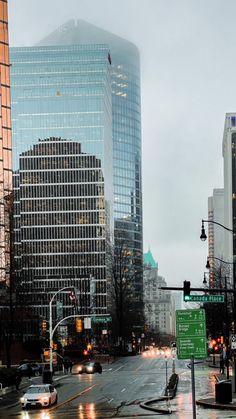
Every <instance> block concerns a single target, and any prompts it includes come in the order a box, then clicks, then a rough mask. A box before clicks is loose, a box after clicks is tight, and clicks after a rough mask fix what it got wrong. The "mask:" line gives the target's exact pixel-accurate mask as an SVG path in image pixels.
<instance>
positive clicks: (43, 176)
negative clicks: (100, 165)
mask: <svg viewBox="0 0 236 419" xmlns="http://www.w3.org/2000/svg"><path fill="white" fill-rule="evenodd" d="M102 181H103V176H102V172H101V170H99V169H97V170H94V169H77V170H71V169H66V170H63V171H61V170H53V171H40V172H35V171H34V172H32V171H30V172H25V171H24V172H22V171H21V172H20V184H31V185H32V184H41V185H42V184H45V183H46V184H47V183H74V182H76V183H95V182H102Z"/></svg>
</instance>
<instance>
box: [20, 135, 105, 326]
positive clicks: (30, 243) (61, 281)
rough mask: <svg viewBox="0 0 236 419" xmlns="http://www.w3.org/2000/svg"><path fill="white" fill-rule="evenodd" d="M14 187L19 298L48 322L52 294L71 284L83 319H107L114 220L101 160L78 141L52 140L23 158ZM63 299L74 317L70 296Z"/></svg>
mask: <svg viewBox="0 0 236 419" xmlns="http://www.w3.org/2000/svg"><path fill="white" fill-rule="evenodd" d="M14 181H15V192H16V197H17V198H16V207H17V213H16V215H15V218H16V222H17V225H16V229H15V231H16V244H15V246H16V249H17V261H18V266H19V269H20V268H21V280H23V279H24V280H25V286H24V287H23V288H22V290H21V292H22V294H27V295H28V297H29V298H28V302H29V303H30V305H31V306H32V307H34V313H36V314H37V315H38V316H42V318H46V319H47V318H48V315H49V313H48V307H49V301H50V299H51V298H52V296H53V294H54V293H55V292H56V291H57V290H59V289H61V288H64V287H68V286H74V287H75V289H76V290H78V295H77V298H78V307H79V312H80V313H81V314H91V313H93V314H102V313H106V310H107V301H106V279H107V272H106V237H107V234H108V229H109V219H110V214H109V201H108V200H107V199H106V196H105V184H104V176H103V171H102V168H101V161H100V160H99V159H97V158H96V157H95V156H93V155H89V154H87V153H83V152H82V149H81V144H80V143H78V142H75V141H72V140H65V139H62V138H48V139H45V140H40V141H38V143H37V144H34V145H33V146H32V148H31V149H29V150H27V151H25V152H23V153H21V155H20V164H19V170H18V171H17V173H15V176H14ZM29 285H30V287H29V289H28V290H27V286H29ZM26 290H27V291H28V292H27V293H26ZM59 300H60V301H62V303H63V310H64V316H65V315H69V314H71V304H70V302H69V298H68V290H67V292H65V293H64V294H63V293H62V295H61V296H59ZM92 300H93V301H92ZM92 302H93V304H92ZM91 310H92V311H91Z"/></svg>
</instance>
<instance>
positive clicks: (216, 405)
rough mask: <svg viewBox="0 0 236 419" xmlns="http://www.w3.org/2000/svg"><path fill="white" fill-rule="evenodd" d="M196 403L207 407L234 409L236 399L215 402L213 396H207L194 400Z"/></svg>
mask: <svg viewBox="0 0 236 419" xmlns="http://www.w3.org/2000/svg"><path fill="white" fill-rule="evenodd" d="M196 404H197V405H198V406H202V407H205V408H209V409H221V410H236V399H234V400H233V401H232V402H230V403H219V402H216V400H215V398H214V397H209V398H206V399H199V400H196Z"/></svg>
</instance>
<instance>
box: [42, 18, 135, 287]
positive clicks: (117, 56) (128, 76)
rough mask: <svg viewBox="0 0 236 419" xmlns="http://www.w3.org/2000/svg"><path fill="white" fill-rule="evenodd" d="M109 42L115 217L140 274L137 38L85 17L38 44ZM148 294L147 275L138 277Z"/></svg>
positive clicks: (62, 27)
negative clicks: (134, 41)
mask: <svg viewBox="0 0 236 419" xmlns="http://www.w3.org/2000/svg"><path fill="white" fill-rule="evenodd" d="M94 43H96V44H97V43H105V44H107V45H108V46H109V49H110V57H111V63H112V65H111V78H112V138H113V175H114V182H113V184H114V220H115V230H116V233H117V236H119V237H123V238H125V240H126V242H127V245H128V246H129V247H130V248H131V250H132V254H133V259H134V263H135V265H136V267H137V272H140V270H141V269H140V267H141V266H142V260H143V256H142V254H143V226H142V173H141V158H142V156H141V99H140V58H139V51H138V49H137V47H136V46H135V45H134V44H132V43H131V42H129V41H127V40H125V39H122V38H120V37H118V36H116V35H114V34H112V33H109V32H107V31H104V30H102V29H100V28H97V27H96V26H94V25H91V24H89V23H87V22H85V21H83V20H78V21H73V20H71V21H69V22H67V23H66V24H64V25H63V26H61V27H60V28H58V29H57V30H56V31H54V32H53V33H52V34H50V35H49V36H47V37H46V38H45V39H43V40H42V41H41V42H40V43H39V44H38V45H39V46H46V45H75V44H94ZM134 281H135V282H136V284H135V285H136V289H137V291H138V294H139V295H140V294H142V279H141V276H140V275H139V274H137V276H136V278H135V280H134Z"/></svg>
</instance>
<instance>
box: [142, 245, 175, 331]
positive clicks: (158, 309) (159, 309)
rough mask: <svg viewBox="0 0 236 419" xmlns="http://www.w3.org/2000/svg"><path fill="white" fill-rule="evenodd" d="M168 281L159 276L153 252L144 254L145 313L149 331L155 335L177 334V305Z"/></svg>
mask: <svg viewBox="0 0 236 419" xmlns="http://www.w3.org/2000/svg"><path fill="white" fill-rule="evenodd" d="M166 286H167V284H166V281H165V279H164V278H163V277H162V276H159V275H158V264H157V262H156V261H155V260H154V258H153V256H152V253H151V251H150V250H149V251H148V252H147V253H144V284H143V287H144V313H145V324H146V326H147V330H148V331H149V332H150V333H153V334H157V333H158V334H160V335H161V334H165V335H174V334H175V303H174V299H173V296H172V294H171V292H170V291H165V290H161V289H160V288H161V287H166Z"/></svg>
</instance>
